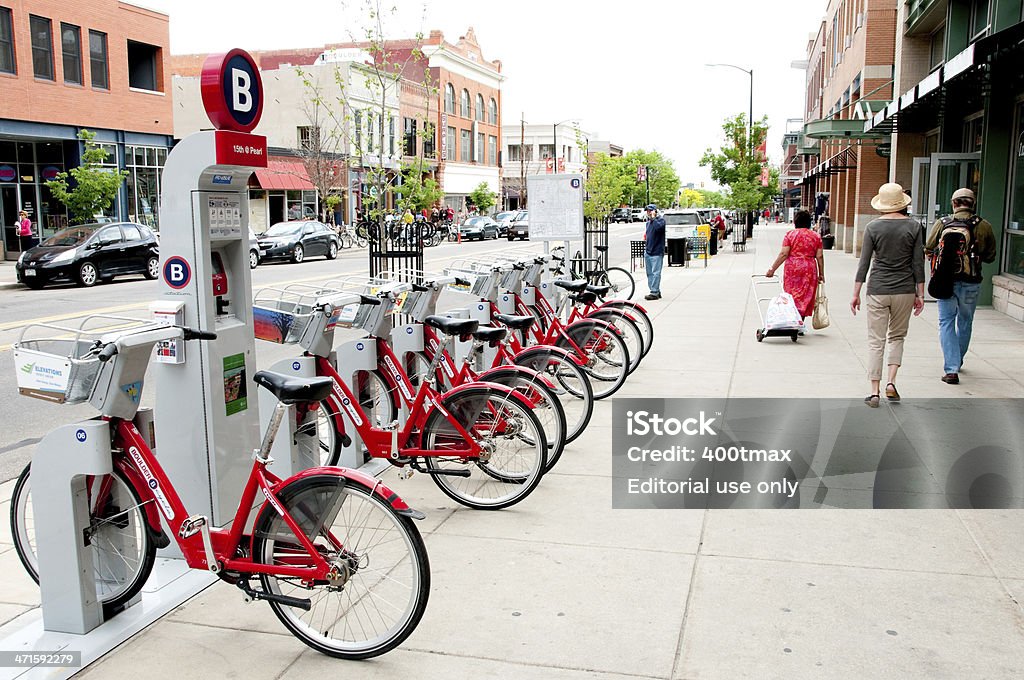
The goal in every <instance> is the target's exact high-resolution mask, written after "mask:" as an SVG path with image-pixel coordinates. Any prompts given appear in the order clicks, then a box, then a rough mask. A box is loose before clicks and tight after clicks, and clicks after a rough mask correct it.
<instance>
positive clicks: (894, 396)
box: [885, 383, 900, 401]
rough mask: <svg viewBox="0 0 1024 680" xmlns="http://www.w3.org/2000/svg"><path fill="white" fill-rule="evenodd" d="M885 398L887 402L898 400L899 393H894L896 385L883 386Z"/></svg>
mask: <svg viewBox="0 0 1024 680" xmlns="http://www.w3.org/2000/svg"><path fill="white" fill-rule="evenodd" d="M885 398H886V399H888V400H889V401H899V400H900V393H899V392H897V391H896V385H894V384H892V383H889V384H888V385H886V386H885Z"/></svg>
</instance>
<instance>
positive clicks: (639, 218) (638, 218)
mask: <svg viewBox="0 0 1024 680" xmlns="http://www.w3.org/2000/svg"><path fill="white" fill-rule="evenodd" d="M630 217H632V218H633V221H634V222H646V221H647V215H646V214H645V213H644V209H643V208H633V209H632V210H631V211H630Z"/></svg>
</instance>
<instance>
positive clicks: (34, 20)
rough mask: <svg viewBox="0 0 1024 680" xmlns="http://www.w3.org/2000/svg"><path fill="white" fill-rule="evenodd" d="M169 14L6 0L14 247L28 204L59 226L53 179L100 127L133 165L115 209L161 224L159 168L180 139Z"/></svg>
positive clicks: (119, 157)
mask: <svg viewBox="0 0 1024 680" xmlns="http://www.w3.org/2000/svg"><path fill="white" fill-rule="evenodd" d="M169 41H170V39H169V33H168V18H167V15H165V14H160V13H159V12H154V11H151V10H148V9H144V8H141V7H136V6H134V5H130V4H128V3H125V2H118V0H96V1H94V2H88V3H68V2H60V1H58V0H13V1H12V0H0V91H2V92H3V95H2V96H0V219H2V222H3V225H4V234H3V236H4V243H5V245H6V251H7V256H8V257H17V249H18V239H17V238H15V237H14V229H13V227H11V226H9V225H12V224H13V222H14V219H15V216H16V215H17V213H18V210H20V209H25V210H27V211H28V212H29V214H30V216H31V219H32V221H33V222H34V223H36V224H37V225H38V226H39V227H40V230H41V234H42V235H43V236H48V235H51V234H52V233H53V232H54V231H55V230H56V229H58V228H60V227H62V226H64V225H65V224H67V212H66V210H65V208H64V206H63V205H62V204H60V203H59V202H58V201H56V200H55V199H53V197H52V196H51V195H50V191H49V189H47V187H46V185H45V182H46V181H47V180H49V179H53V177H54V176H55V175H56V174H57V173H58V172H61V171H63V170H67V169H70V168H73V167H75V166H76V165H78V163H79V162H80V158H81V152H82V145H81V143H80V142H79V141H78V132H79V131H80V130H82V129H88V130H91V131H93V132H95V133H96V141H97V142H100V143H102V144H103V145H104V146H105V148H107V149H108V150H109V152H110V154H109V156H108V162H109V164H110V166H111V167H112V168H113V167H118V168H121V169H127V170H128V171H129V177H128V180H127V182H126V183H125V185H124V186H123V187H122V189H121V192H120V194H119V197H118V200H117V201H116V203H115V205H114V207H113V208H112V209H111V211H110V212H111V214H114V215H116V216H117V217H119V218H123V219H131V220H137V221H139V222H142V223H145V224H149V225H151V226H156V220H157V214H158V200H159V195H160V178H159V174H160V172H159V169H160V168H161V167H162V166H163V162H164V159H165V158H166V156H167V150H168V148H169V147H170V146H171V143H172V137H171V134H172V129H173V127H172V120H171V101H170V98H169V97H168V96H167V85H168V83H167V80H166V77H165V74H167V73H168V69H167V58H168V45H169Z"/></svg>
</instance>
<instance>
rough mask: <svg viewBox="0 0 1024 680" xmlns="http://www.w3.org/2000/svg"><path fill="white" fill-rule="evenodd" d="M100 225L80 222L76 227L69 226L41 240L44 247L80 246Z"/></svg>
mask: <svg viewBox="0 0 1024 680" xmlns="http://www.w3.org/2000/svg"><path fill="white" fill-rule="evenodd" d="M99 227H100V225H98V224H82V225H79V226H77V227H69V228H67V229H64V230H63V231H58V232H57V233H56V234H54V235H53V236H51V237H50V238H48V239H46V240H45V241H43V243H42V246H43V247H44V248H61V247H66V246H80V245H82V244H83V243H85V242H86V240H87V239H88V238H89V237H90V236H92V235H93V234H95V233H96V230H97V229H98V228H99Z"/></svg>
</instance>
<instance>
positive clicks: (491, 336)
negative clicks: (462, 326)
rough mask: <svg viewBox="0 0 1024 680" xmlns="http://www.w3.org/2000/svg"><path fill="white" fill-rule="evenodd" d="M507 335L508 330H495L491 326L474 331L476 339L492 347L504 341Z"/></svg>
mask: <svg viewBox="0 0 1024 680" xmlns="http://www.w3.org/2000/svg"><path fill="white" fill-rule="evenodd" d="M531 318H532V317H531ZM506 335H508V329H507V328H493V327H491V326H480V328H477V329H476V330H475V331H473V337H474V338H476V339H477V340H480V341H482V342H489V343H491V344H492V345H493V344H494V343H497V342H501V341H502V340H504V339H505V336H506Z"/></svg>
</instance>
